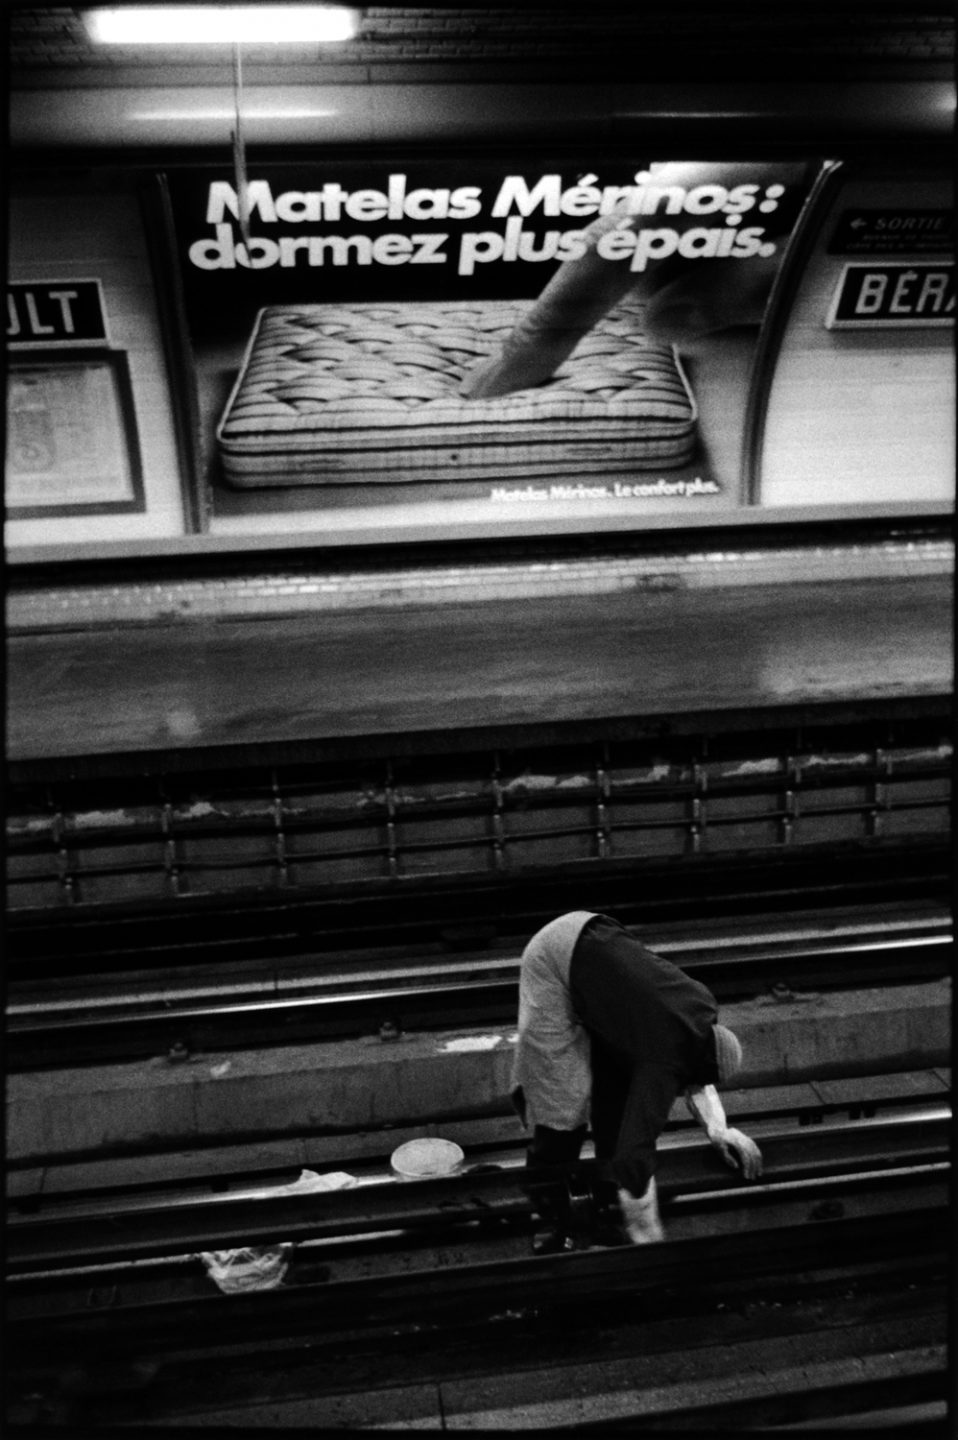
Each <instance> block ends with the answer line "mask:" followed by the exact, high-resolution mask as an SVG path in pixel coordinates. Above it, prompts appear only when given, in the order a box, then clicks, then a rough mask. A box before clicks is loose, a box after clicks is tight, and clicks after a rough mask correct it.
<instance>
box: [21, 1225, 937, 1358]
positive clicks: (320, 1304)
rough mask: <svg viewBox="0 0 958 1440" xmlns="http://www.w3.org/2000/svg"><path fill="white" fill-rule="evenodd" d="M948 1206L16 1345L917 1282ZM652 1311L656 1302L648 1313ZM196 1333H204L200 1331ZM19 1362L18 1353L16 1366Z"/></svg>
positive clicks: (485, 1317) (486, 1267) (78, 1318)
mask: <svg viewBox="0 0 958 1440" xmlns="http://www.w3.org/2000/svg"><path fill="white" fill-rule="evenodd" d="M949 1249H950V1241H949V1226H948V1207H947V1204H944V1203H943V1204H941V1205H938V1204H933V1205H931V1206H921V1207H914V1208H910V1207H903V1208H902V1209H900V1210H895V1211H894V1212H892V1213H890V1214H885V1215H880V1216H870V1217H856V1218H854V1219H851V1220H848V1219H836V1220H834V1221H830V1222H829V1223H828V1224H820V1225H808V1224H802V1225H798V1226H786V1227H779V1228H775V1229H772V1230H768V1231H763V1232H762V1234H761V1238H760V1242H759V1243H756V1237H755V1236H754V1235H752V1234H725V1235H720V1236H709V1237H697V1238H693V1239H688V1240H683V1241H680V1242H673V1243H668V1242H666V1243H664V1244H661V1245H654V1246H638V1247H632V1246H624V1247H615V1248H613V1249H609V1250H596V1251H585V1252H573V1253H568V1254H559V1255H555V1256H545V1257H532V1258H521V1259H508V1260H496V1261H488V1262H485V1263H479V1264H466V1265H462V1266H455V1267H452V1268H450V1269H440V1270H437V1269H435V1268H430V1269H422V1270H413V1271H411V1272H406V1273H394V1274H390V1275H375V1276H372V1277H363V1278H360V1279H349V1280H340V1281H328V1282H322V1281H321V1282H319V1283H318V1284H309V1285H303V1286H293V1287H290V1288H288V1289H286V1290H283V1291H269V1292H264V1293H259V1294H254V1295H245V1296H244V1295H240V1296H236V1295H229V1296H223V1295H218V1294H209V1295H204V1296H202V1297H196V1296H191V1297H186V1298H178V1299H174V1300H168V1301H164V1302H156V1301H153V1302H147V1303H141V1304H135V1303H134V1304H130V1305H124V1306H123V1307H122V1308H120V1309H118V1310H116V1311H111V1310H110V1309H109V1308H107V1309H105V1310H101V1309H95V1310H88V1311H86V1312H84V1313H78V1312H71V1313H69V1314H64V1315H59V1316H50V1315H48V1314H40V1315H33V1316H22V1317H21V1318H20V1320H19V1321H18V1324H17V1325H16V1327H14V1329H13V1333H12V1335H11V1340H12V1351H13V1354H14V1355H15V1356H19V1357H20V1359H21V1363H23V1364H24V1365H25V1366H26V1367H27V1368H29V1366H31V1365H33V1366H36V1363H37V1351H38V1347H46V1353H49V1352H50V1351H51V1350H52V1349H53V1348H58V1349H59V1348H65V1349H66V1350H67V1352H68V1353H69V1355H70V1357H71V1359H73V1360H76V1359H78V1358H81V1357H83V1356H94V1357H95V1356H97V1355H99V1354H102V1352H103V1347H104V1346H108V1347H109V1350H110V1353H111V1354H112V1355H114V1356H115V1355H122V1354H124V1353H126V1354H129V1353H131V1352H132V1353H143V1351H144V1350H145V1351H147V1352H148V1353H149V1352H150V1351H151V1350H152V1351H156V1350H160V1351H162V1350H170V1349H173V1350H175V1351H179V1352H182V1351H183V1349H184V1347H186V1346H188V1345H189V1343H190V1337H196V1339H198V1340H199V1341H200V1343H201V1344H204V1345H206V1346H209V1345H211V1344H212V1345H214V1347H215V1348H216V1349H217V1350H219V1349H220V1347H222V1346H224V1345H228V1344H230V1343H231V1342H232V1343H237V1342H239V1343H242V1344H244V1345H246V1346H255V1344H256V1342H257V1339H260V1340H262V1341H269V1342H270V1343H271V1344H274V1345H275V1344H276V1343H277V1342H278V1341H279V1340H282V1339H286V1338H289V1337H291V1336H293V1335H296V1334H307V1333H308V1334H311V1335H315V1336H317V1337H320V1336H323V1335H333V1334H342V1333H343V1332H344V1331H351V1330H357V1329H362V1330H367V1331H368V1330H370V1329H376V1328H381V1329H384V1330H385V1331H386V1332H387V1333H395V1332H394V1328H393V1327H396V1326H407V1327H408V1326H412V1327H413V1328H414V1329H415V1330H416V1331H417V1332H422V1331H424V1330H429V1331H431V1332H433V1333H442V1332H443V1329H444V1327H445V1326H446V1325H449V1324H457V1323H458V1324H467V1325H469V1326H470V1327H473V1328H475V1327H477V1326H479V1325H480V1324H482V1323H489V1322H491V1321H492V1320H493V1319H494V1318H495V1317H497V1316H499V1317H501V1316H502V1315H503V1314H504V1313H509V1312H510V1311H511V1312H514V1313H519V1314H522V1313H536V1314H538V1315H541V1314H542V1313H543V1312H544V1311H547V1310H551V1311H552V1312H554V1313H560V1314H561V1313H563V1312H564V1313H566V1314H571V1315H574V1316H575V1318H576V1321H577V1323H581V1322H582V1315H583V1307H585V1308H588V1309H592V1310H593V1311H594V1310H595V1309H596V1307H599V1308H600V1309H601V1313H602V1315H603V1318H604V1320H605V1322H606V1323H608V1322H609V1319H610V1317H612V1316H613V1315H614V1312H615V1307H616V1305H617V1304H618V1305H623V1304H624V1305H625V1306H626V1307H627V1310H628V1312H629V1313H631V1314H632V1315H633V1317H635V1316H636V1314H637V1313H638V1314H639V1315H641V1314H642V1313H643V1309H644V1308H645V1307H646V1306H649V1305H651V1306H652V1307H653V1313H656V1314H659V1315H661V1314H664V1313H668V1312H669V1311H670V1310H672V1311H673V1312H674V1311H678V1312H679V1313H681V1312H682V1310H683V1309H684V1310H686V1311H688V1309H689V1308H691V1309H693V1310H697V1311H701V1309H702V1308H703V1306H704V1307H705V1308H708V1307H709V1305H710V1304H714V1301H715V1298H718V1299H720V1300H722V1301H723V1302H728V1300H729V1297H730V1296H734V1295H735V1294H738V1295H748V1294H751V1295H752V1296H753V1297H754V1294H755V1293H757V1292H758V1291H761V1290H765V1291H767V1290H768V1289H769V1288H775V1287H778V1286H781V1285H783V1284H784V1285H797V1286H798V1287H799V1288H800V1289H801V1290H803V1291H805V1292H808V1290H809V1289H810V1288H811V1285H812V1281H813V1278H814V1277H816V1276H819V1277H821V1276H825V1277H830V1278H831V1280H832V1281H833V1282H834V1280H835V1279H836V1278H838V1277H842V1278H847V1277H849V1276H851V1275H853V1274H856V1273H859V1274H862V1275H871V1276H877V1277H881V1279H882V1283H883V1284H885V1285H889V1284H890V1285H904V1284H907V1283H914V1281H915V1279H916V1277H920V1276H921V1275H923V1274H926V1273H935V1272H937V1271H939V1270H941V1269H943V1268H945V1267H946V1266H947V1263H948V1253H949ZM646 1313H648V1312H646ZM196 1339H194V1342H193V1343H196ZM10 1363H13V1364H14V1365H15V1364H16V1363H17V1361H16V1360H13V1361H12V1362H11V1361H10V1360H9V1359H8V1364H10Z"/></svg>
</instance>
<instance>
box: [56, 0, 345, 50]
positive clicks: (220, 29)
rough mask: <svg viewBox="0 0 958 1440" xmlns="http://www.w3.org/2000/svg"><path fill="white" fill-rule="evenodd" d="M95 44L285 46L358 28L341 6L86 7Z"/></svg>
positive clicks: (331, 37)
mask: <svg viewBox="0 0 958 1440" xmlns="http://www.w3.org/2000/svg"><path fill="white" fill-rule="evenodd" d="M83 19H84V22H85V24H86V27H87V32H88V34H89V36H90V38H91V40H93V41H94V43H95V44H97V45H230V44H249V45H288V44H296V43H310V44H315V43H317V42H319V43H324V42H330V41H335V40H349V39H351V38H352V37H353V36H354V35H355V34H356V33H357V31H358V29H359V16H358V14H357V13H356V11H355V10H350V9H347V8H346V7H344V6H342V5H149V6H124V7H123V8H122V9H117V10H88V11H86V13H85V14H84V17H83Z"/></svg>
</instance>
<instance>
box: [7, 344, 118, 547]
mask: <svg viewBox="0 0 958 1440" xmlns="http://www.w3.org/2000/svg"><path fill="white" fill-rule="evenodd" d="M6 508H7V514H8V515H9V516H10V517H11V518H19V519H29V518H41V517H43V516H52V515H82V514H92V515H96V514H101V515H102V514H111V513H122V512H124V511H142V510H143V509H144V508H145V498H144V491H143V471H142V464H141V459H140V447H139V440H138V436H137V429H136V421H135V415H134V409H133V393H132V388H131V384H130V372H129V364H128V361H127V357H126V355H125V354H124V353H123V352H122V351H116V350H86V349H70V350H69V351H67V350H58V351H55V352H50V353H47V352H44V351H43V350H41V349H35V348H29V349H24V351H23V352H22V353H21V352H16V351H15V352H13V353H12V354H11V356H10V360H9V364H8V367H7V468H6Z"/></svg>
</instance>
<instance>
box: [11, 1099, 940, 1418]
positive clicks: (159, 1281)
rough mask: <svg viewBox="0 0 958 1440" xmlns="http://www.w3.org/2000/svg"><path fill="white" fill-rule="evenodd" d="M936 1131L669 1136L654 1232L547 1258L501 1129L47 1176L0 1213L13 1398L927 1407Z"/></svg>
mask: <svg viewBox="0 0 958 1440" xmlns="http://www.w3.org/2000/svg"><path fill="white" fill-rule="evenodd" d="M756 1103H759V1102H756ZM949 1129H950V1122H949V1111H948V1107H947V1105H945V1104H942V1103H935V1104H922V1105H912V1106H904V1107H899V1108H898V1109H894V1110H892V1111H890V1112H889V1113H888V1114H887V1115H886V1116H884V1117H883V1118H881V1119H875V1120H871V1121H856V1122H852V1121H847V1120H837V1119H836V1120H834V1121H833V1122H832V1123H830V1124H826V1125H825V1126H823V1127H802V1126H799V1125H798V1124H797V1119H796V1117H795V1116H794V1115H793V1116H792V1117H790V1119H789V1118H783V1117H778V1118H770V1119H768V1120H766V1121H765V1122H764V1126H763V1125H762V1122H760V1121H759V1122H757V1125H756V1126H755V1127H753V1132H754V1133H755V1134H756V1136H757V1138H759V1139H760V1143H761V1144H762V1148H763V1153H764V1155H765V1159H766V1172H765V1175H764V1177H763V1180H762V1181H761V1183H759V1184H756V1185H750V1186H745V1185H743V1184H742V1183H741V1182H740V1181H739V1180H738V1179H737V1178H736V1177H735V1176H734V1175H733V1174H731V1173H730V1172H728V1171H727V1170H725V1169H724V1167H722V1166H721V1165H720V1163H719V1162H718V1161H717V1160H716V1159H715V1157H714V1156H713V1155H712V1153H711V1151H710V1150H709V1149H708V1147H707V1146H705V1145H704V1144H703V1143H701V1141H698V1142H697V1143H696V1142H693V1143H689V1138H688V1134H687V1133H683V1132H681V1131H678V1132H670V1133H669V1134H668V1135H667V1137H666V1139H665V1143H664V1146H663V1151H662V1156H661V1163H660V1185H661V1193H662V1203H663V1215H664V1218H665V1221H666V1225H667V1230H668V1235H669V1239H668V1241H667V1243H666V1244H664V1245H661V1246H654V1247H648V1248H646V1247H642V1248H639V1249H633V1248H632V1247H627V1246H626V1247H621V1246H613V1247H606V1246H599V1247H591V1248H583V1249H580V1250H577V1251H575V1252H573V1253H566V1254H560V1255H557V1256H531V1255H530V1254H529V1233H530V1226H531V1224H532V1217H531V1213H530V1206H529V1202H528V1200H527V1198H526V1197H525V1195H524V1193H523V1191H522V1189H521V1186H520V1184H519V1165H520V1160H521V1157H520V1156H519V1154H518V1153H517V1152H515V1151H513V1152H510V1151H509V1150H508V1149H506V1150H502V1149H500V1150H499V1151H490V1152H489V1153H488V1154H486V1155H485V1156H483V1157H481V1158H480V1163H479V1164H477V1165H475V1166H473V1168H472V1169H471V1170H470V1171H467V1173H465V1174H463V1175H460V1176H456V1177H453V1178H451V1179H449V1180H446V1181H432V1182H424V1183H419V1184H410V1185H404V1184H396V1183H394V1182H393V1183H384V1177H383V1174H382V1173H381V1171H376V1170H375V1169H372V1170H368V1171H367V1173H366V1174H364V1175H363V1174H360V1176H359V1177H358V1178H359V1181H360V1183H359V1184H358V1185H357V1186H356V1187H355V1188H353V1189H348V1190H343V1191H337V1192H331V1193H328V1194H322V1195H292V1196H291V1195H272V1196H270V1194H269V1188H270V1187H269V1186H267V1187H265V1188H264V1187H262V1186H261V1187H260V1188H259V1189H258V1190H257V1189H256V1188H255V1187H252V1188H251V1187H250V1186H249V1185H248V1184H247V1187H246V1188H245V1190H241V1191H239V1192H237V1193H235V1194H233V1195H223V1194H219V1195H216V1194H210V1193H209V1191H207V1193H206V1194H205V1195H202V1194H200V1193H199V1190H198V1188H197V1190H196V1191H195V1192H194V1193H193V1194H189V1193H186V1192H185V1191H184V1190H183V1188H182V1187H181V1188H180V1190H179V1191H178V1192H174V1191H172V1190H170V1189H168V1190H167V1193H165V1194H164V1193H157V1192H154V1193H152V1194H149V1193H147V1194H143V1193H140V1194H137V1193H136V1192H135V1191H131V1190H128V1191H127V1192H126V1193H125V1194H112V1195H101V1196H100V1197H99V1199H97V1198H96V1197H94V1196H92V1195H91V1194H85V1195H84V1194H77V1193H74V1194H72V1195H67V1196H63V1197H61V1198H60V1199H59V1200H58V1201H56V1202H55V1203H44V1204H42V1205H41V1207H40V1208H39V1210H37V1211H35V1212H33V1213H27V1214H23V1215H20V1216H17V1217H13V1220H12V1223H11V1225H10V1235H9V1241H8V1249H7V1261H8V1269H9V1271H10V1276H9V1279H8V1294H9V1297H10V1299H9V1307H8V1310H9V1313H10V1316H11V1319H13V1321H14V1322H15V1323H14V1325H13V1327H12V1329H11V1331H10V1333H11V1336H12V1337H13V1341H14V1345H13V1353H12V1355H10V1356H9V1357H8V1368H11V1369H12V1375H13V1377H14V1381H15V1383H14V1391H15V1397H14V1402H13V1404H14V1409H13V1411H12V1418H13V1420H14V1422H16V1421H17V1420H18V1419H19V1422H20V1423H21V1424H25V1425H29V1424H31V1423H40V1422H41V1421H42V1420H43V1419H44V1418H45V1419H46V1420H47V1421H51V1420H52V1422H53V1423H56V1422H57V1421H59V1422H60V1423H61V1424H67V1423H70V1424H77V1423H85V1424H91V1425H96V1424H100V1423H103V1424H110V1423H112V1424H121V1423H137V1422H138V1421H139V1420H141V1419H142V1418H144V1417H146V1416H148V1417H149V1418H150V1419H151V1420H152V1421H154V1422H157V1421H158V1420H159V1421H161V1422H162V1421H166V1422H167V1423H173V1424H177V1423H180V1424H182V1423H189V1422H190V1421H191V1420H196V1419H197V1417H201V1418H203V1419H204V1420H205V1423H211V1421H213V1420H215V1419H219V1420H221V1421H224V1423H227V1424H229V1423H238V1422H237V1418H236V1417H237V1416H238V1415H240V1414H242V1415H244V1417H245V1418H244V1419H243V1420H242V1422H241V1423H245V1424H249V1423H255V1421H256V1417H257V1414H260V1415H265V1414H266V1413H267V1409H268V1407H269V1406H272V1411H271V1412H270V1413H271V1414H272V1417H273V1423H279V1424H281V1425H282V1424H285V1423H305V1422H304V1420H303V1418H302V1417H303V1416H304V1415H307V1416H310V1417H311V1418H312V1421H313V1422H315V1423H316V1424H327V1425H335V1424H337V1423H342V1422H343V1420H344V1419H345V1420H346V1421H348V1422H349V1423H356V1424H359V1425H362V1424H364V1423H367V1424H368V1423H376V1421H377V1415H378V1416H379V1419H380V1421H382V1419H383V1416H385V1415H387V1414H388V1415H389V1417H391V1419H393V1420H395V1419H396V1418H397V1417H401V1416H402V1414H403V1413H404V1409H405V1411H406V1412H409V1407H412V1412H416V1414H418V1418H419V1419H420V1420H422V1419H423V1416H424V1415H425V1416H426V1417H427V1419H428V1420H429V1422H430V1423H433V1420H434V1415H433V1412H434V1411H435V1410H436V1407H438V1413H439V1414H440V1416H441V1417H442V1423H443V1424H444V1425H445V1426H446V1428H456V1427H457V1424H460V1423H461V1424H463V1425H465V1424H467V1423H470V1422H469V1420H468V1416H470V1415H471V1416H472V1417H473V1418H472V1422H471V1423H480V1424H481V1423H484V1421H483V1419H482V1418H479V1419H477V1418H476V1417H477V1416H480V1417H484V1420H485V1422H486V1423H492V1424H493V1425H497V1424H498V1425H503V1424H505V1425H507V1426H509V1425H512V1424H518V1425H520V1426H521V1425H523V1424H528V1423H533V1424H536V1423H543V1422H545V1423H546V1424H547V1425H549V1426H550V1427H552V1426H555V1427H556V1428H566V1427H569V1426H571V1427H573V1428H574V1426H575V1425H576V1424H579V1423H583V1422H584V1421H587V1422H588V1424H589V1425H590V1427H591V1425H592V1424H593V1423H594V1422H595V1421H597V1420H598V1421H600V1422H602V1423H603V1424H604V1425H607V1426H608V1427H609V1428H616V1427H617V1426H620V1425H627V1424H628V1423H629V1422H630V1421H635V1420H636V1419H641V1420H642V1421H643V1422H644V1423H647V1424H650V1423H652V1422H653V1421H654V1423H655V1425H656V1426H658V1425H659V1423H660V1422H661V1423H664V1424H665V1425H666V1426H675V1425H681V1424H682V1423H683V1421H686V1422H688V1423H689V1424H691V1425H693V1426H698V1425H700V1424H701V1425H703V1426H710V1425H713V1424H718V1423H720V1422H721V1425H722V1426H723V1427H724V1426H725V1424H726V1422H727V1423H728V1424H732V1425H739V1426H741V1427H742V1428H749V1427H750V1426H754V1425H760V1424H765V1423H778V1424H784V1423H786V1422H788V1423H796V1422H798V1421H800V1420H802V1419H803V1418H805V1419H809V1420H811V1419H815V1418H821V1417H822V1416H825V1417H826V1418H834V1417H835V1416H839V1417H841V1416H847V1415H855V1414H856V1413H859V1412H863V1411H866V1410H872V1411H874V1410H875V1408H876V1406H878V1405H881V1406H883V1407H885V1409H886V1411H887V1412H888V1413H890V1414H895V1413H896V1412H897V1411H899V1410H903V1409H907V1410H908V1411H909V1412H910V1413H912V1414H913V1415H920V1416H921V1417H923V1419H922V1420H921V1423H922V1424H923V1425H924V1424H925V1423H927V1424H929V1425H932V1426H934V1425H935V1424H936V1423H937V1420H938V1418H939V1416H940V1414H941V1412H942V1407H943V1405H944V1402H945V1399H946V1395H947V1381H946V1375H945V1369H944V1339H945V1337H944V1331H945V1311H946V1304H945V1284H946V1275H947V1271H948V1249H949V1241H948V1235H949V1223H948V1157H949ZM593 1168H594V1167H593V1165H592V1163H591V1162H589V1161H585V1162H584V1164H583V1166H582V1167H581V1174H582V1176H584V1177H588V1176H589V1175H590V1174H591V1173H593ZM360 1169H361V1167H360ZM278 1239H283V1240H288V1241H295V1242H296V1251H295V1258H294V1262H293V1265H292V1267H291V1270H290V1272H289V1274H288V1276H287V1279H286V1282H285V1283H284V1285H283V1287H281V1289H279V1290H276V1291H271V1292H268V1293H260V1294H254V1295H245V1296H231V1295H221V1294H219V1292H218V1291H217V1290H216V1289H215V1288H214V1286H213V1285H212V1283H211V1282H210V1281H209V1280H208V1279H207V1278H206V1276H205V1274H204V1272H203V1270H202V1267H201V1266H200V1264H199V1261H198V1259H197V1258H196V1255H195V1250H196V1249H202V1248H207V1247H210V1248H213V1247H215V1248H221V1247H225V1246H230V1245H232V1244H234V1243H235V1244H239V1243H260V1244H265V1243H269V1242H271V1241H272V1242H274V1243H275V1242H276V1241H277V1240H278ZM801 1375H803V1376H804V1377H805V1378H804V1381H803V1382H802V1381H800V1379H799V1377H800V1376H801ZM31 1396H32V1400H31V1399H29V1397H31ZM583 1406H585V1408H584V1409H583ZM264 1407H265V1408H264ZM310 1407H311V1408H310ZM297 1415H299V1416H300V1419H299V1420H296V1418H295V1417H296V1416H297ZM457 1415H458V1417H459V1418H458V1420H457V1419H456V1416H457ZM224 1417H225V1420H224ZM350 1417H352V1419H351V1420H350ZM409 1418H410V1419H411V1421H412V1422H413V1423H414V1422H415V1418H416V1415H415V1414H413V1413H411V1412H410V1414H409ZM386 1423H389V1422H388V1421H386Z"/></svg>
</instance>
